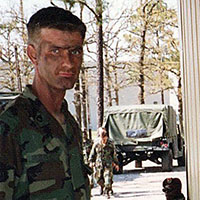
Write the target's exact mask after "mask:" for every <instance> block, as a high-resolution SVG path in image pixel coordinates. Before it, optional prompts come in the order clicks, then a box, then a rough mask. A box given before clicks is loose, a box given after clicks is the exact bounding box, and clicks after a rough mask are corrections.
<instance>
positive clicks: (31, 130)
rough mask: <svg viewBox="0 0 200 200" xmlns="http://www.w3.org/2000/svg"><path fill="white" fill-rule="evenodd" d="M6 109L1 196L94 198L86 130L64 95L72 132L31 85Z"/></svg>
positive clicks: (0, 126)
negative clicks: (86, 161)
mask: <svg viewBox="0 0 200 200" xmlns="http://www.w3.org/2000/svg"><path fill="white" fill-rule="evenodd" d="M9 104H10V105H8V106H7V107H6V108H5V111H3V112H2V114H1V115H0V200H2V199H5V200H12V199H13V200H29V199H30V200H64V199H65V200H87V199H90V188H89V186H88V178H87V168H86V166H85V165H84V164H83V156H82V150H81V135H80V130H79V128H78V126H77V123H76V122H75V120H74V118H73V117H72V116H71V114H70V113H69V111H68V109H67V102H66V101H64V102H63V105H62V111H63V113H64V115H65V120H66V127H65V128H66V134H65V132H64V129H63V128H62V127H61V126H60V124H59V123H58V122H57V121H56V120H55V119H54V118H53V117H52V116H51V115H50V114H49V113H48V112H47V110H46V109H45V107H44V106H43V105H42V104H41V102H40V101H39V100H38V99H37V98H36V97H35V96H34V95H33V94H32V92H31V86H29V87H26V89H25V91H24V92H23V94H22V95H20V96H19V97H17V98H16V99H15V100H14V101H13V102H11V103H9Z"/></svg>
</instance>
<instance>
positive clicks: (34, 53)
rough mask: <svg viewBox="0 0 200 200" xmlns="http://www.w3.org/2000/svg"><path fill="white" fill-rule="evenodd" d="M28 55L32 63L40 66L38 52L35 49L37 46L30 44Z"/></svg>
mask: <svg viewBox="0 0 200 200" xmlns="http://www.w3.org/2000/svg"><path fill="white" fill-rule="evenodd" d="M27 55H28V57H29V58H30V60H31V62H32V63H33V64H34V65H37V64H38V61H37V51H36V48H35V46H34V45H33V44H29V45H28V46H27Z"/></svg>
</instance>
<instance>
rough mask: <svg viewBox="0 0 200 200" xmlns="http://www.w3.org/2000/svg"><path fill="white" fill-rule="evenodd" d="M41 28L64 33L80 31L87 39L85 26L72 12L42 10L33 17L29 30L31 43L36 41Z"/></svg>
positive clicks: (51, 9) (50, 8) (56, 8)
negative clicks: (53, 29)
mask: <svg viewBox="0 0 200 200" xmlns="http://www.w3.org/2000/svg"><path fill="white" fill-rule="evenodd" d="M41 28H55V29H58V30H63V31H78V32H80V34H81V36H82V38H83V39H84V38H85V32H86V26H85V24H84V23H83V22H82V21H81V20H80V19H79V18H78V17H77V16H75V15H73V14H72V13H71V12H70V11H68V10H65V9H63V8H59V7H47V8H42V9H40V10H39V11H37V12H36V13H35V14H33V15H32V17H31V18H30V20H29V22H28V24H27V29H28V39H29V42H30V41H31V40H34V38H35V37H36V36H38V35H37V34H38V33H39V31H40V30H41Z"/></svg>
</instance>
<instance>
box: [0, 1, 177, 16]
mask: <svg viewBox="0 0 200 200" xmlns="http://www.w3.org/2000/svg"><path fill="white" fill-rule="evenodd" d="M16 2H18V3H16ZM19 2H20V0H0V5H1V7H2V8H4V10H6V9H7V8H13V7H15V6H16V5H17V4H19ZM53 2H54V3H55V4H56V5H61V6H62V5H63V3H61V2H59V1H56V0H54V1H53ZM109 2H110V3H111V4H112V8H113V11H117V10H118V8H120V10H121V8H122V7H125V6H128V7H130V4H132V3H134V1H133V0H131V1H130V0H109ZM165 2H166V3H167V4H168V5H169V6H170V7H172V8H177V1H176V0H165ZM23 4H24V8H25V11H26V15H27V17H28V18H29V17H30V16H31V15H32V14H33V12H35V11H36V10H38V8H42V7H47V6H50V5H51V4H50V0H23Z"/></svg>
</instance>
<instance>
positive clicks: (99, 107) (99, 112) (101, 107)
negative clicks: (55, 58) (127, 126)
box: [96, 0, 104, 127]
mask: <svg viewBox="0 0 200 200" xmlns="http://www.w3.org/2000/svg"><path fill="white" fill-rule="evenodd" d="M96 12H97V16H98V19H97V118H98V119H97V123H98V124H97V125H98V127H100V126H102V123H103V112H104V105H103V103H104V101H103V100H104V85H103V28H102V1H101V0H96Z"/></svg>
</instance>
